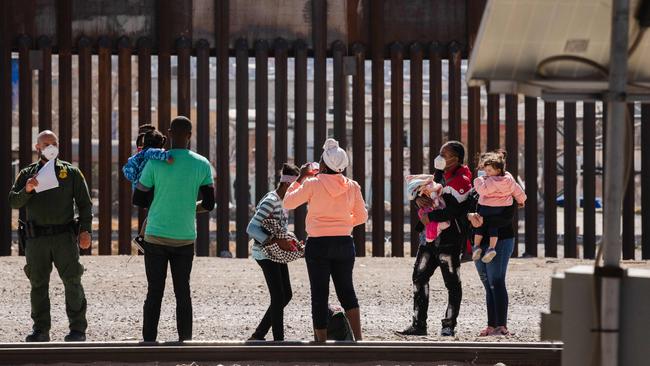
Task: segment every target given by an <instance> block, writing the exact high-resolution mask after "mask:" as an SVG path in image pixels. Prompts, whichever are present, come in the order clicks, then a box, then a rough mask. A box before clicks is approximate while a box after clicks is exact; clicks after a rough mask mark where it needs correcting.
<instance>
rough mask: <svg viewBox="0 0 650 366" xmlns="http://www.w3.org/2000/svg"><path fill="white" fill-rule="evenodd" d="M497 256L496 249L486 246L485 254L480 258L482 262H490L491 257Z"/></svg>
mask: <svg viewBox="0 0 650 366" xmlns="http://www.w3.org/2000/svg"><path fill="white" fill-rule="evenodd" d="M496 256H497V251H496V250H494V248H488V250H487V251H486V252H485V255H484V256H483V258H482V259H481V260H482V261H483V263H490V262H492V259H494V257H496Z"/></svg>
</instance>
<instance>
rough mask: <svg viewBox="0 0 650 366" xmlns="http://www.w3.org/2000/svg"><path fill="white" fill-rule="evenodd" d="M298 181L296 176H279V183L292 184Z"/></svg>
mask: <svg viewBox="0 0 650 366" xmlns="http://www.w3.org/2000/svg"><path fill="white" fill-rule="evenodd" d="M296 179H298V176H297V175H284V174H282V175H280V183H293V182H295V181H296Z"/></svg>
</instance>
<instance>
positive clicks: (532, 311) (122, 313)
mask: <svg viewBox="0 0 650 366" xmlns="http://www.w3.org/2000/svg"><path fill="white" fill-rule="evenodd" d="M82 263H83V264H84V266H85V267H86V273H85V275H84V277H83V280H82V283H83V285H84V287H85V290H86V296H87V299H88V323H89V327H88V340H92V341H121V340H138V339H140V334H141V326H142V305H143V303H144V298H145V294H146V280H145V275H144V263H143V258H142V257H137V256H136V257H129V256H109V257H96V256H93V257H83V258H82ZM585 263H593V262H590V261H584V260H569V259H566V260H560V261H558V260H549V259H513V260H512V261H511V262H510V268H509V272H508V280H507V281H508V289H509V292H510V314H509V319H510V320H509V328H510V329H511V331H513V332H514V333H515V334H514V335H513V336H511V337H508V338H507V341H515V342H519V341H521V342H527V341H538V340H539V318H540V312H541V311H546V310H548V298H549V288H550V275H551V274H552V273H554V272H556V271H559V270H562V269H565V268H568V267H571V266H573V265H576V264H585ZM23 265H24V258H20V257H4V258H0V314H3V315H2V317H0V342H19V341H23V340H24V337H25V335H26V333H27V332H28V331H29V329H30V327H31V319H30V317H29V282H28V280H27V278H26V277H25V276H24V273H23V271H22V267H23ZM412 265H413V259H412V258H359V259H358V260H357V263H356V267H355V284H356V289H357V296H358V297H359V301H360V304H361V310H362V316H363V319H362V321H363V328H364V336H365V339H366V340H393V341H395V340H404V338H402V337H399V336H397V335H395V334H394V333H393V332H394V331H395V330H401V329H402V328H404V327H406V326H407V325H408V324H409V322H410V317H411V308H412V295H411V269H412ZM625 266H628V267H631V266H634V267H645V268H648V269H650V263H648V262H627V263H626V264H625ZM289 267H290V269H289V270H290V273H291V279H292V285H293V291H294V296H293V300H292V301H291V303H290V305H289V306H288V307H287V309H286V311H285V328H286V329H285V334H286V338H287V339H288V340H309V339H311V337H312V330H311V314H310V306H309V282H308V279H307V271H306V268H305V265H304V262H302V261H297V262H295V263H292V264H290V266H289ZM461 274H462V279H463V291H464V296H463V303H462V307H461V312H460V317H459V320H458V328H457V336H456V340H460V341H480V340H484V339H485V338H483V339H481V338H478V337H476V335H477V334H478V332H479V331H480V329H482V328H483V327H484V326H485V323H486V316H485V310H484V309H485V305H484V304H485V300H484V291H483V287H482V285H481V284H480V282H479V279H478V275H477V274H476V271H475V269H474V266H473V264H472V263H465V264H463V265H462V268H461ZM331 291H332V294H331V301H332V302H336V300H335V299H336V298H335V295H334V294H333V286H332V287H331ZM50 297H51V300H52V331H51V336H52V340H57V341H58V340H63V336H64V335H65V334H66V333H67V319H66V315H65V304H64V296H63V286H62V284H61V281H60V279H59V278H58V275H57V274H56V272H54V273H53V274H52V283H51V287H50ZM192 299H193V304H194V339H195V340H244V339H246V338H247V337H248V336H249V335H250V334H251V333H252V332H253V330H254V328H255V327H256V325H257V322H258V321H259V319H261V317H262V314H263V312H264V310H265V309H266V307H267V306H268V303H269V298H268V292H267V289H266V285H265V282H264V278H263V275H262V271H261V270H260V268H259V266H258V265H257V264H256V263H255V262H254V261H253V260H251V259H246V260H242V259H221V258H196V259H195V261H194V269H193V272H192ZM174 306H175V305H174V297H173V289H172V286H171V278H170V276H168V281H167V290H166V293H165V299H164V300H163V310H162V315H161V321H160V327H159V337H158V340H159V341H173V340H176V339H177V335H176V323H175V316H174ZM445 307H446V290H445V288H444V284H443V282H442V277H441V275H440V273H439V272H436V274H435V275H434V277H433V278H432V281H431V305H430V308H429V330H430V333H433V334H434V335H431V336H428V337H418V338H409V339H412V340H420V341H421V340H449V339H442V338H441V337H438V336H437V335H436V334H437V332H438V330H439V324H440V323H439V318H440V316H441V315H442V314H443V313H444V311H445ZM269 338H272V337H271V336H270V334H269ZM489 340H490V341H495V339H494V338H491V339H489Z"/></svg>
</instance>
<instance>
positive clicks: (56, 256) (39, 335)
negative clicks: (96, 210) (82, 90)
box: [9, 130, 92, 342]
mask: <svg viewBox="0 0 650 366" xmlns="http://www.w3.org/2000/svg"><path fill="white" fill-rule="evenodd" d="M35 148H36V150H37V151H38V154H39V157H40V159H39V161H38V162H35V163H33V164H31V165H29V166H28V167H26V168H24V169H23V170H21V171H20V174H19V175H18V177H17V178H16V182H15V183H14V186H13V188H12V189H11V192H9V203H10V204H11V207H12V208H14V209H19V208H23V207H24V208H25V209H26V211H27V222H20V223H19V230H20V239H21V243H22V244H23V245H24V246H25V257H26V260H27V265H26V266H25V274H26V275H27V277H28V278H29V282H30V284H31V294H30V298H31V317H32V319H33V321H34V325H33V331H32V333H31V334H30V335H28V336H27V338H26V341H27V342H49V340H50V335H49V332H50V323H51V319H50V298H49V294H48V290H49V282H50V273H51V272H52V263H54V266H55V267H56V269H57V271H58V273H59V276H60V277H61V280H62V281H63V285H64V287H65V309H66V313H67V315H68V319H69V321H70V333H69V334H68V335H67V336H66V337H65V341H66V342H82V341H85V340H86V328H87V326H88V324H87V322H86V296H85V294H84V289H83V287H82V286H81V275H82V274H83V272H84V268H83V266H82V265H81V263H79V247H81V248H82V249H87V248H89V247H90V245H91V239H90V232H91V223H92V202H91V200H90V194H89V193H88V187H87V186H86V180H85V178H84V176H83V174H82V173H81V171H80V170H79V169H77V168H76V167H74V166H72V164H70V163H68V162H65V161H62V160H59V159H57V156H58V138H57V136H56V135H55V134H54V133H53V132H52V131H48V130H46V131H43V132H41V133H40V134H39V135H38V140H37V143H36V145H35ZM54 159H56V160H55V169H54V171H55V174H56V177H57V179H58V181H59V186H58V187H56V188H53V189H49V190H46V191H41V192H40V193H37V192H36V187H37V186H38V179H37V173H38V171H39V169H40V168H41V167H43V165H44V164H45V163H46V162H47V161H50V160H54ZM74 204H76V206H77V209H78V211H79V217H78V219H75V212H74ZM77 242H79V247H77Z"/></svg>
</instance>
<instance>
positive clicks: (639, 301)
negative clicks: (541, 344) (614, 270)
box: [541, 266, 650, 366]
mask: <svg viewBox="0 0 650 366" xmlns="http://www.w3.org/2000/svg"><path fill="white" fill-rule="evenodd" d="M595 290H596V281H595V277H594V268H593V267H592V266H576V267H573V268H570V269H568V270H566V271H565V272H564V273H563V274H558V275H554V276H553V278H552V279H551V299H550V312H549V313H543V314H542V322H541V338H542V340H545V341H557V340H562V341H563V342H564V348H563V350H562V364H563V365H591V364H592V360H593V357H597V352H598V349H599V347H598V344H597V342H598V333H596V332H592V329H595V328H596V327H597V323H596V321H597V319H598V312H597V309H596V304H597V298H596V291H595ZM620 294H621V299H620V314H621V315H620V316H621V318H620V320H619V321H620V328H619V365H625V366H647V365H649V364H650V359H649V357H648V351H650V270H645V269H636V268H631V269H627V270H626V272H625V276H624V277H623V278H622V280H621V293H620ZM560 304H561V308H560Z"/></svg>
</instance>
